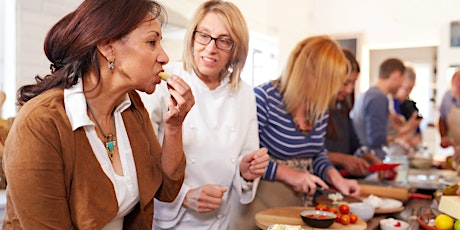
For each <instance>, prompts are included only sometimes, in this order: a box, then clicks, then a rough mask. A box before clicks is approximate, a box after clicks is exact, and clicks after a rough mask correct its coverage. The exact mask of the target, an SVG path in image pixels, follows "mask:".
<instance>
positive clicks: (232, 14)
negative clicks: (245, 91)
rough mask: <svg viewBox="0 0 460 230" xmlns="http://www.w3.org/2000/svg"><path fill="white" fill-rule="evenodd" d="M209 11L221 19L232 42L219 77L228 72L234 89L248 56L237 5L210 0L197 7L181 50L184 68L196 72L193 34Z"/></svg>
mask: <svg viewBox="0 0 460 230" xmlns="http://www.w3.org/2000/svg"><path fill="white" fill-rule="evenodd" d="M210 12H212V13H215V14H217V15H218V16H219V17H220V18H221V19H222V21H223V22H224V24H225V25H226V29H227V30H228V32H229V33H230V37H231V39H232V40H233V42H234V45H233V48H232V50H231V51H230V52H231V53H232V54H231V57H230V60H229V61H228V63H227V64H226V65H225V68H224V69H222V71H221V73H220V79H221V80H222V79H223V78H224V77H226V76H227V75H228V74H230V76H229V79H230V82H229V84H230V85H231V87H232V89H234V90H236V88H237V87H238V83H239V81H240V74H241V71H242V70H243V67H244V63H245V62H246V57H247V56H248V49H249V48H248V47H249V32H248V28H247V25H246V21H245V19H244V17H243V14H242V13H241V11H240V10H239V9H238V7H237V6H236V5H235V4H233V3H231V2H226V1H220V0H210V1H207V2H204V3H203V4H201V5H200V6H199V7H198V9H197V10H196V12H195V15H194V16H193V18H192V21H191V25H190V26H189V27H188V29H187V32H186V34H185V44H184V49H185V50H184V52H183V59H184V60H183V63H184V69H186V70H188V71H191V70H192V69H193V70H195V71H196V72H198V71H197V69H196V68H195V63H194V59H193V45H194V42H193V34H194V31H195V30H196V27H197V26H198V24H199V23H200V22H201V21H202V20H203V18H204V17H205V16H206V15H207V14H208V13H210Z"/></svg>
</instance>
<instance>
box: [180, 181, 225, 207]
mask: <svg viewBox="0 0 460 230" xmlns="http://www.w3.org/2000/svg"><path fill="white" fill-rule="evenodd" d="M225 192H227V189H226V188H224V187H222V186H220V185H217V184H206V185H203V186H201V187H198V188H194V189H190V190H189V191H188V192H187V194H186V195H185V199H184V201H183V203H182V204H183V205H184V207H186V208H188V209H192V210H195V211H196V212H199V213H204V212H210V211H213V210H216V209H218V208H219V207H220V204H221V203H222V197H223V196H224V194H225Z"/></svg>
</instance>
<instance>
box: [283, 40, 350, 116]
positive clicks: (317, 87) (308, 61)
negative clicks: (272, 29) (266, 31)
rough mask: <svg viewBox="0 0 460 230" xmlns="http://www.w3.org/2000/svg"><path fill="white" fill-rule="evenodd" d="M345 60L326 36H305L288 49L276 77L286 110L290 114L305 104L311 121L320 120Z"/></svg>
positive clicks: (342, 76)
mask: <svg viewBox="0 0 460 230" xmlns="http://www.w3.org/2000/svg"><path fill="white" fill-rule="evenodd" d="M349 65H350V64H349V62H348V60H347V59H346V57H345V55H344V53H343V52H342V50H341V49H340V47H339V45H338V44H337V42H335V41H334V40H332V39H331V38H330V37H329V36H314V37H309V38H306V39H304V40H302V41H301V42H299V43H298V44H297V46H296V47H295V48H294V50H293V51H292V52H291V54H290V56H289V58H288V62H287V65H286V68H285V70H284V71H283V73H282V75H281V76H280V78H279V89H280V92H281V93H282V94H283V97H284V103H285V105H286V110H287V111H288V112H290V113H291V114H292V113H293V112H294V111H295V109H296V108H297V107H298V106H299V104H300V103H305V104H306V106H307V112H308V115H309V116H310V118H311V119H312V120H313V123H315V122H316V121H318V120H320V119H322V118H323V117H324V115H325V114H326V112H327V110H328V105H329V102H330V101H331V100H333V99H334V97H335V95H336V93H337V91H338V89H339V87H340V86H341V85H342V84H343V82H344V81H345V78H346V75H347V69H351V68H350V67H349Z"/></svg>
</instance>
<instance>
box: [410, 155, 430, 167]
mask: <svg viewBox="0 0 460 230" xmlns="http://www.w3.org/2000/svg"><path fill="white" fill-rule="evenodd" d="M409 162H410V165H411V166H412V167H413V168H417V169H429V168H431V167H432V165H433V159H431V158H421V157H420V158H419V157H417V158H412V159H410V161H409Z"/></svg>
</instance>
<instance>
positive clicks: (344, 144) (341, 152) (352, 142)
mask: <svg viewBox="0 0 460 230" xmlns="http://www.w3.org/2000/svg"><path fill="white" fill-rule="evenodd" d="M343 53H344V54H345V57H346V58H347V59H348V61H349V62H350V65H349V66H350V67H351V71H349V72H348V75H347V77H346V79H345V82H344V83H343V85H342V86H341V87H340V88H339V91H338V93H337V95H336V97H335V101H334V103H331V104H330V105H329V120H328V124H327V130H326V140H325V146H326V149H327V150H328V153H327V154H328V157H329V159H330V160H331V162H332V164H334V165H335V166H336V167H337V169H344V170H346V171H347V172H348V173H350V175H347V177H364V176H366V175H367V174H368V173H369V171H368V170H369V165H370V164H381V163H382V160H380V159H379V158H377V157H376V156H374V155H372V154H371V153H369V152H365V153H363V154H361V155H362V157H357V156H354V153H355V152H359V151H360V150H361V149H360V147H361V144H360V143H359V139H358V136H357V135H356V133H355V130H354V128H353V124H352V122H351V120H350V117H349V112H350V110H351V108H352V106H353V102H352V97H351V96H352V94H353V93H354V89H355V82H356V80H357V79H358V76H359V73H360V68H359V63H358V61H357V60H356V58H355V56H354V54H353V53H352V52H351V51H350V50H348V49H343ZM339 171H340V170H339Z"/></svg>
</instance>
